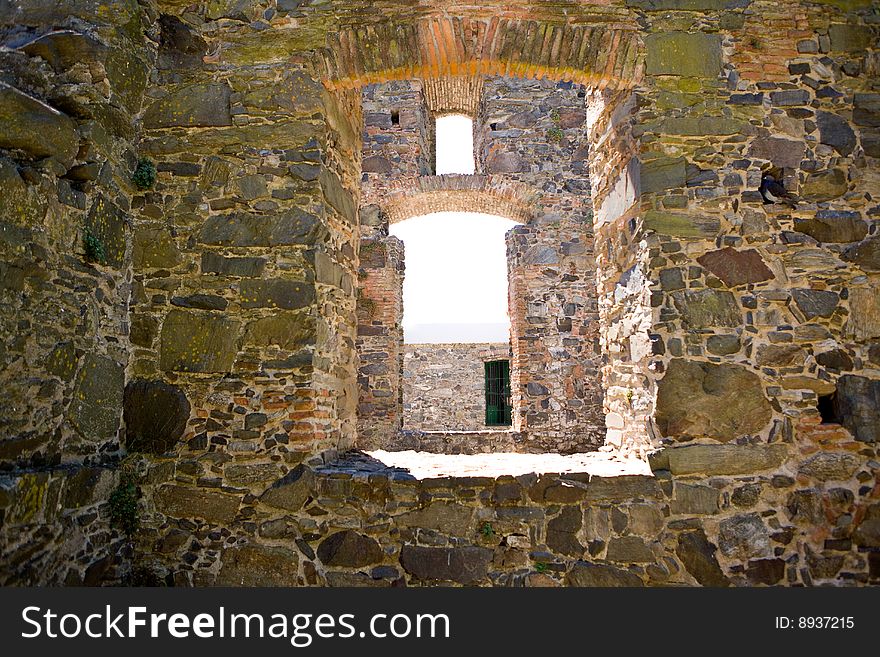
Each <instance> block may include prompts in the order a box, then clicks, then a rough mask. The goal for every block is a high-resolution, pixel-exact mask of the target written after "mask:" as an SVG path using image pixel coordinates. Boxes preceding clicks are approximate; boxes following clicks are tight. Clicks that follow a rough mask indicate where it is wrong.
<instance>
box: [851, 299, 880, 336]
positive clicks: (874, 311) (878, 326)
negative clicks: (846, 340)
mask: <svg viewBox="0 0 880 657" xmlns="http://www.w3.org/2000/svg"><path fill="white" fill-rule="evenodd" d="M846 332H847V334H849V335H851V336H852V337H854V338H855V339H856V340H858V341H862V340H870V339H872V338H880V294H877V290H876V289H873V288H866V287H854V288H851V289H850V291H849V319H848V320H847V322H846Z"/></svg>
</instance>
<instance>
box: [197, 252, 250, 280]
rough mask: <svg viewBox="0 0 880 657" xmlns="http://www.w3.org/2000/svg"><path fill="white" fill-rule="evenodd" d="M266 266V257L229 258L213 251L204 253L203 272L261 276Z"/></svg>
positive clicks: (244, 276) (245, 276)
mask: <svg viewBox="0 0 880 657" xmlns="http://www.w3.org/2000/svg"><path fill="white" fill-rule="evenodd" d="M265 268H266V259H265V258H255V257H242V258H227V257H225V256H221V255H218V254H216V253H213V252H211V251H206V252H204V253H202V272H204V273H206V274H220V275H221V276H240V277H242V278H260V277H261V276H262V275H263V270H264V269H265Z"/></svg>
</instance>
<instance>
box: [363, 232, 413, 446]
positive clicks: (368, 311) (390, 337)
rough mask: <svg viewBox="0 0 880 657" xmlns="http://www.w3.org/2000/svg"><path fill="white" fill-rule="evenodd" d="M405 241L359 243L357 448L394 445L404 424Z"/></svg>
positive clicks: (394, 238) (374, 240)
mask: <svg viewBox="0 0 880 657" xmlns="http://www.w3.org/2000/svg"><path fill="white" fill-rule="evenodd" d="M403 260H404V259H403V243H402V242H401V241H400V240H398V239H397V238H396V237H376V238H373V239H369V240H368V239H365V240H362V241H361V249H360V268H359V269H358V298H357V319H358V326H357V332H358V338H357V353H358V381H357V383H358V395H359V400H358V413H357V429H358V434H357V447H358V448H359V449H376V448H385V449H389V448H393V447H394V446H395V445H396V443H397V437H398V435H399V433H400V430H401V428H402V426H403V394H404V392H403V391H404V386H403V357H404V346H403V323H402V322H403V276H404V261H403Z"/></svg>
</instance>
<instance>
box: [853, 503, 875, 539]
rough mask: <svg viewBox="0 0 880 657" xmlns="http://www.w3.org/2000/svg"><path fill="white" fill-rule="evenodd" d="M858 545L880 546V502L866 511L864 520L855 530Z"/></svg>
mask: <svg viewBox="0 0 880 657" xmlns="http://www.w3.org/2000/svg"><path fill="white" fill-rule="evenodd" d="M853 541H854V542H855V544H856V545H859V546H862V547H867V548H880V504H872V505H870V506H869V507H868V508H867V510H866V511H865V515H864V516H863V517H862V521H861V522H860V523H859V524H858V526H857V527H856V530H855V531H854V532H853Z"/></svg>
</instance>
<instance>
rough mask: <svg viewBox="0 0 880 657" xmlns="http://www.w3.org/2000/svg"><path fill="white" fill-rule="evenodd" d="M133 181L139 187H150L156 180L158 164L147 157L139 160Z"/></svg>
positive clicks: (143, 188)
mask: <svg viewBox="0 0 880 657" xmlns="http://www.w3.org/2000/svg"><path fill="white" fill-rule="evenodd" d="M131 181H132V182H133V183H134V184H135V186H136V187H137V188H138V189H141V190H145V189H150V188H151V187H152V186H153V185H154V184H155V182H156V165H155V164H153V163H152V162H151V161H150V160H148V159H147V158H145V157H142V158H141V159H140V160H138V163H137V168H135V170H134V173H133V174H132V176H131Z"/></svg>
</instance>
